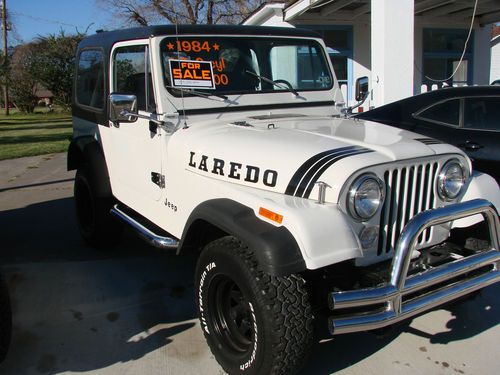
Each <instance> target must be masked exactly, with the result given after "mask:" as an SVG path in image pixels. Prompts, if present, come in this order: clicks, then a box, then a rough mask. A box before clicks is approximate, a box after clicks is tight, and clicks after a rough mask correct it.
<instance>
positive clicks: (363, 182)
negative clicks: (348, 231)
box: [347, 173, 385, 221]
mask: <svg viewBox="0 0 500 375" xmlns="http://www.w3.org/2000/svg"><path fill="white" fill-rule="evenodd" d="M384 196H385V186H384V183H383V182H382V181H381V180H380V179H379V178H378V177H377V176H375V175H374V174H371V173H367V174H364V175H362V176H360V177H358V178H357V179H356V180H355V181H354V182H353V184H352V185H351V187H350V188H349V192H348V194H347V207H348V210H349V213H350V214H351V216H352V217H353V218H355V219H356V220H361V221H365V220H368V219H370V218H371V217H373V215H375V214H376V213H377V211H378V209H379V208H380V207H381V206H382V205H383V204H384Z"/></svg>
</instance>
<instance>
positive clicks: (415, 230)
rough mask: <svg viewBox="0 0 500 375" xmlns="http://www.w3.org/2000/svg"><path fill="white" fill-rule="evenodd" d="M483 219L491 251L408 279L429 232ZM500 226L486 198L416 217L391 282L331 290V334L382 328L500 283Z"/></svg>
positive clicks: (395, 260) (401, 241)
mask: <svg viewBox="0 0 500 375" xmlns="http://www.w3.org/2000/svg"><path fill="white" fill-rule="evenodd" d="M478 214H480V215H482V216H483V217H484V219H485V220H486V222H487V224H488V229H489V233H490V244H489V248H488V249H486V250H484V251H481V252H479V253H476V254H473V255H470V256H467V257H464V258H461V259H458V260H455V261H452V262H449V263H446V264H443V265H440V266H437V267H434V268H430V269H428V270H426V271H423V272H420V273H417V274H414V275H410V276H408V275H407V274H408V268H409V265H410V261H411V256H412V253H413V250H414V249H415V245H416V243H417V240H418V238H419V236H420V234H421V233H422V232H424V230H425V229H427V228H429V227H432V226H435V225H440V224H444V223H447V222H450V221H454V220H458V219H461V218H465V217H469V216H473V215H478ZM499 230H500V224H499V219H498V213H497V211H496V210H495V208H494V206H493V205H492V204H491V203H490V202H488V201H487V200H484V199H475V200H471V201H468V202H463V203H457V204H453V205H449V206H446V207H442V208H437V209H434V210H429V211H424V212H422V213H420V214H418V215H416V216H415V217H414V218H413V219H412V220H410V222H408V224H407V225H406V226H405V228H404V229H403V231H402V232H401V235H400V237H399V240H398V243H397V245H396V248H395V254H394V258H393V260H392V264H391V273H390V280H389V281H387V282H386V283H384V284H382V285H379V286H376V287H372V288H365V289H357V290H350V291H341V292H332V293H330V295H329V306H330V309H331V310H333V311H334V313H335V315H334V316H332V317H330V319H329V328H330V332H331V334H342V333H350V332H357V331H366V330H371V329H377V328H382V327H385V326H388V325H391V324H394V323H396V322H399V321H401V320H404V319H406V318H409V317H411V316H414V315H417V314H420V313H422V312H425V311H427V310H430V309H432V308H434V307H436V306H438V305H441V304H443V303H446V302H449V301H452V300H454V299H457V298H459V297H461V296H464V295H466V294H469V293H471V292H473V291H476V290H479V289H482V288H484V287H486V286H488V285H491V284H493V283H496V282H498V281H500V249H499V236H500V232H499Z"/></svg>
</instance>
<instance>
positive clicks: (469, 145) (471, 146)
mask: <svg viewBox="0 0 500 375" xmlns="http://www.w3.org/2000/svg"><path fill="white" fill-rule="evenodd" d="M458 147H460V148H463V149H465V150H466V151H477V150H479V149H481V148H483V147H484V146H483V145H481V144H479V143H477V142H473V141H466V142H465V143H460V144H459V145H458Z"/></svg>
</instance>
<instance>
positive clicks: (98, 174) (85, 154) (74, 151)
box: [68, 136, 112, 198]
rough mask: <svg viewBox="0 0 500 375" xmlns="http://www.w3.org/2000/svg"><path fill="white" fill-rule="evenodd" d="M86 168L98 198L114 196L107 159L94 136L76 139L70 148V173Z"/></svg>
mask: <svg viewBox="0 0 500 375" xmlns="http://www.w3.org/2000/svg"><path fill="white" fill-rule="evenodd" d="M80 168H84V169H85V171H86V173H87V177H88V178H89V179H90V182H91V185H92V188H93V190H94V193H95V195H96V197H99V198H109V197H111V196H112V191H111V183H110V181H109V174H108V167H107V165H106V158H105V157H104V152H103V150H102V147H101V145H100V144H99V142H97V140H96V139H95V138H94V137H92V136H82V137H78V138H74V139H73V140H72V141H71V143H70V145H69V148H68V171H71V170H74V169H80Z"/></svg>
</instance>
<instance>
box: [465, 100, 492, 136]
mask: <svg viewBox="0 0 500 375" xmlns="http://www.w3.org/2000/svg"><path fill="white" fill-rule="evenodd" d="M499 104H500V97H488V98H466V99H465V102H464V128H470V129H482V130H500V121H499V119H500V105H499Z"/></svg>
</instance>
